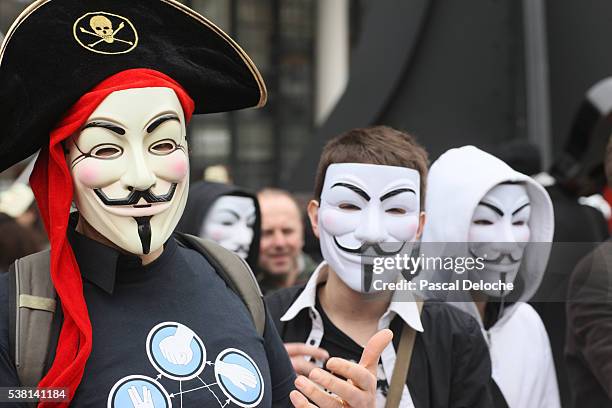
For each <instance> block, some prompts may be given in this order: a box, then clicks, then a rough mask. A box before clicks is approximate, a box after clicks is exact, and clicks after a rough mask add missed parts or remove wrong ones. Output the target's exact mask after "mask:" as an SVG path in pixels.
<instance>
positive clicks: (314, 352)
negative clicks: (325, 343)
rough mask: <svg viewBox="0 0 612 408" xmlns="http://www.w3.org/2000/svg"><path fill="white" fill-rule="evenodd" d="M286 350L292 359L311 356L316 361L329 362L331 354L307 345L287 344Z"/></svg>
mask: <svg viewBox="0 0 612 408" xmlns="http://www.w3.org/2000/svg"><path fill="white" fill-rule="evenodd" d="M285 349H286V350H287V354H289V356H291V357H293V356H311V357H314V358H315V359H316V360H327V359H328V358H329V353H328V352H327V351H326V350H324V349H322V348H320V347H314V346H310V345H308V344H305V343H285Z"/></svg>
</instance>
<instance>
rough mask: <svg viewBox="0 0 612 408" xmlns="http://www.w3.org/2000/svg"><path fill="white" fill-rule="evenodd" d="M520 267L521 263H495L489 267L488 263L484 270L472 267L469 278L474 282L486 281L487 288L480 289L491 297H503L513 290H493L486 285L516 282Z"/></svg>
mask: <svg viewBox="0 0 612 408" xmlns="http://www.w3.org/2000/svg"><path fill="white" fill-rule="evenodd" d="M519 268H520V263H518V264H513V265H499V264H498V265H494V266H491V267H489V266H488V265H487V266H486V267H485V269H483V270H482V271H478V270H476V269H472V270H470V272H469V274H470V275H469V278H470V280H471V281H472V282H474V283H476V282H477V283H480V282H482V283H484V284H485V289H482V290H480V292H482V293H484V294H486V295H487V296H489V297H493V298H503V297H505V296H508V294H510V292H511V290H509V289H505V290H493V289H486V286H488V285H487V284H489V285H492V284H495V285H497V286H499V284H500V283H502V284H506V285H507V284H509V283H514V281H515V280H516V277H517V275H518V271H519Z"/></svg>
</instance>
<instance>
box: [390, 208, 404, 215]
mask: <svg viewBox="0 0 612 408" xmlns="http://www.w3.org/2000/svg"><path fill="white" fill-rule="evenodd" d="M385 212H386V213H387V214H393V215H404V214H406V210H405V209H403V208H389V209H388V210H385Z"/></svg>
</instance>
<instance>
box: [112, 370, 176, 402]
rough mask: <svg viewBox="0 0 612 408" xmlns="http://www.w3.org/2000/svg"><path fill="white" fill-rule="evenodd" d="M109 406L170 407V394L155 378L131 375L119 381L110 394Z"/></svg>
mask: <svg viewBox="0 0 612 408" xmlns="http://www.w3.org/2000/svg"><path fill="white" fill-rule="evenodd" d="M107 407H108V408H126V407H128V408H133V407H155V408H170V407H172V403H171V402H170V396H169V395H168V392H167V391H166V390H165V389H164V387H163V386H162V385H161V384H160V383H158V382H157V381H155V380H154V379H153V378H150V377H147V376H144V375H130V376H127V377H124V378H122V379H121V380H119V381H117V382H116V383H115V385H113V388H111V391H110V393H109V395H108V403H107Z"/></svg>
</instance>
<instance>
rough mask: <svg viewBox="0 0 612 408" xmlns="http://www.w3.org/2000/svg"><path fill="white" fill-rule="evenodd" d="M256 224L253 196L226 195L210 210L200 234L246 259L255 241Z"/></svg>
mask: <svg viewBox="0 0 612 408" xmlns="http://www.w3.org/2000/svg"><path fill="white" fill-rule="evenodd" d="M254 225H255V201H254V200H253V199H252V198H251V197H240V196H233V195H225V196H221V197H219V198H218V199H217V200H216V201H215V202H214V203H213V205H212V207H211V208H210V210H209V211H208V214H207V215H206V218H205V219H204V223H203V224H202V228H201V231H200V236H202V237H205V238H208V239H212V240H213V241H215V242H217V243H218V244H219V245H221V246H222V247H224V248H225V249H228V250H230V251H232V252H234V253H236V254H238V255H239V256H240V257H242V258H243V259H246V258H247V256H248V255H249V248H250V247H251V242H253V235H254V231H253V227H254Z"/></svg>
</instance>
